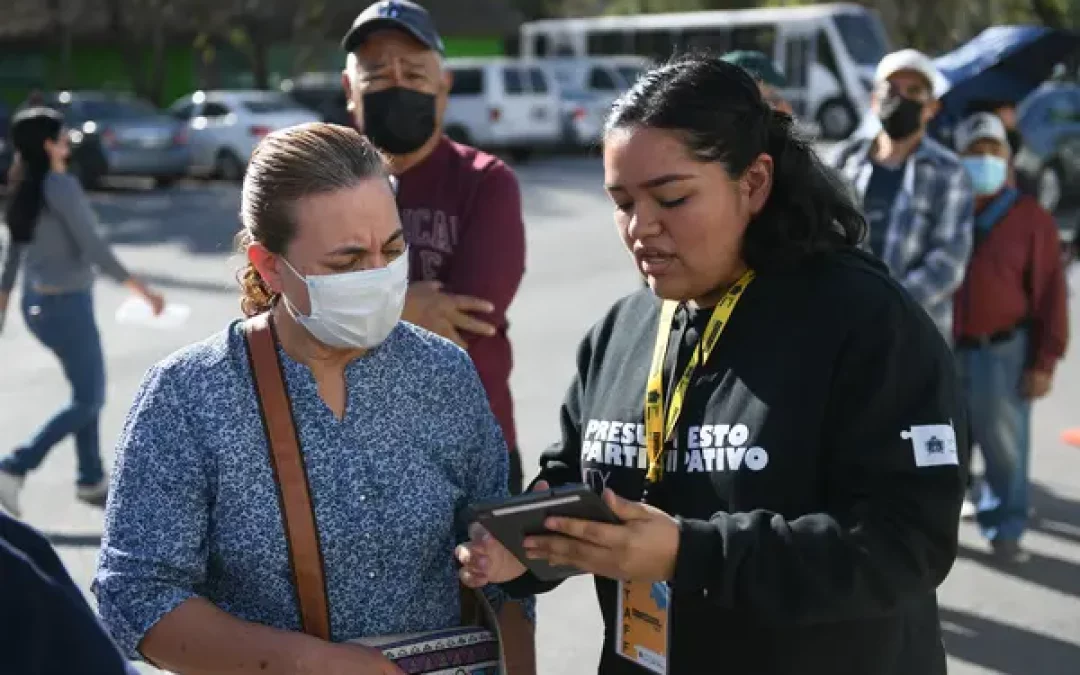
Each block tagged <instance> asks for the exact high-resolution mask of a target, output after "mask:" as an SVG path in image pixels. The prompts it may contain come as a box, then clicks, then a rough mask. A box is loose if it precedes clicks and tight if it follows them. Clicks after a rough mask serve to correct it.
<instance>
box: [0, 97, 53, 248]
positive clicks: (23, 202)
mask: <svg viewBox="0 0 1080 675" xmlns="http://www.w3.org/2000/svg"><path fill="white" fill-rule="evenodd" d="M63 126H64V118H63V117H62V116H61V115H60V113H58V112H56V111H55V110H52V109H51V108H29V109H27V110H23V111H22V112H20V113H18V114H17V115H15V118H14V119H13V120H12V122H11V143H12V145H13V146H14V147H15V152H17V153H18V155H17V158H18V162H19V166H18V170H17V172H16V174H17V175H16V176H15V189H14V193H13V194H12V197H11V200H10V201H9V202H8V206H7V212H6V214H5V215H6V217H7V226H8V230H9V231H10V233H11V241H12V243H19V244H22V243H26V242H29V241H32V240H33V238H34V229H35V228H36V227H37V221H38V216H39V215H41V209H42V208H43V207H44V205H45V194H44V188H45V177H46V176H47V175H48V173H49V168H50V162H49V154H48V152H46V151H45V141H46V140H51V141H57V140H59V139H60V131H61V130H62V129H63Z"/></svg>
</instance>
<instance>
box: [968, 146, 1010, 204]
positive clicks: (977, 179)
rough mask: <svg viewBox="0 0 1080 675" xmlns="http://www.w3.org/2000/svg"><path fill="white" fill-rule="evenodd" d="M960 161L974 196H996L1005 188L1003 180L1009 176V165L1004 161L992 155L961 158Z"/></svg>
mask: <svg viewBox="0 0 1080 675" xmlns="http://www.w3.org/2000/svg"><path fill="white" fill-rule="evenodd" d="M960 161H961V162H963V164H964V168H965V169H967V172H968V175H969V176H971V184H972V185H973V186H974V188H975V194H977V195H979V196H980V197H986V196H989V195H994V194H997V193H998V192H999V191H1000V190H1001V188H1002V187H1004V186H1005V179H1006V178H1008V175H1009V163H1008V162H1006V161H1005V160H1004V159H1002V158H1000V157H995V156H994V155H977V156H974V157H961V158H960Z"/></svg>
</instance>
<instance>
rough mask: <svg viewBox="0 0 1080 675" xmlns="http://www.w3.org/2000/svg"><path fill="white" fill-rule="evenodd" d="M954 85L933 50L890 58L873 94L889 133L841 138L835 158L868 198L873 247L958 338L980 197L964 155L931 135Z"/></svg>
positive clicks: (904, 52)
mask: <svg viewBox="0 0 1080 675" xmlns="http://www.w3.org/2000/svg"><path fill="white" fill-rule="evenodd" d="M946 86H947V83H946V80H945V78H944V76H942V75H941V73H939V72H938V70H937V68H935V67H934V64H933V62H932V61H931V60H930V58H929V57H927V56H926V55H925V54H923V53H921V52H919V51H916V50H914V49H903V50H901V51H898V52H893V53H892V54H889V55H888V56H886V57H885V58H884V59H882V61H881V63H880V64H878V68H877V73H876V75H875V78H874V92H873V96H872V99H871V107H872V109H873V111H874V113H875V114H876V115H877V117H878V119H879V120H880V121H881V131H880V132H879V133H878V134H877V135H876V136H873V137H867V136H865V135H860V134H856V136H855V137H853V138H852V139H849V140H848V141H846V142H845V143H843V144H841V146H840V147H839V148H838V149H837V150H836V152H835V154H834V155H833V159H832V164H833V166H835V167H836V168H837V170H838V171H839V172H840V173H841V175H842V176H843V177H844V178H845V179H847V180H848V181H850V182H851V184H852V185H853V187H854V188H855V190H856V191H857V193H858V197H859V198H860V199H861V200H862V203H863V210H864V211H865V213H866V218H867V222H868V224H869V226H870V235H869V239H868V241H867V245H868V247H869V248H870V250H871V251H873V252H874V253H875V254H876V255H878V256H879V257H880V258H881V259H882V261H883V262H884V263H885V265H886V266H887V267H888V268H889V271H890V272H891V273H892V275H893V276H894V277H896V278H897V279H898V280H899V281H900V283H901V284H902V285H903V286H904V287H905V288H906V289H907V290H908V292H909V293H911V295H912V296H913V297H914V298H915V299H916V300H917V301H918V302H919V303H920V304H921V305H922V306H923V308H924V309H926V311H927V312H928V313H929V314H930V317H931V318H932V319H933V320H934V322H935V323H936V324H937V326H938V329H939V330H940V331H941V333H942V335H943V336H945V337H946V339H950V338H951V337H952V332H953V331H952V316H953V310H952V297H953V294H954V293H955V292H956V289H957V288H958V287H959V286H960V282H961V281H963V277H964V269H965V267H966V266H967V261H968V256H969V255H970V254H971V236H972V231H971V228H972V212H973V211H972V210H973V196H972V192H971V184H970V182H969V180H968V177H967V174H966V173H965V172H964V169H963V167H961V166H960V161H959V159H958V158H957V157H956V155H955V154H953V152H951V151H950V150H948V149H947V148H945V147H944V146H942V145H940V144H938V143H936V142H935V141H933V140H931V139H930V138H928V137H927V135H926V128H927V125H928V124H929V122H930V120H931V119H933V117H934V115H935V114H937V111H938V107H939V104H938V97H939V96H941V95H942V94H943V93H944V91H945V88H946Z"/></svg>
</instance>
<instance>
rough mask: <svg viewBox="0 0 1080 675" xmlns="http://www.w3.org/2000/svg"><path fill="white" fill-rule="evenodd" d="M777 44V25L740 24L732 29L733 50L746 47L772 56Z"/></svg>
mask: <svg viewBox="0 0 1080 675" xmlns="http://www.w3.org/2000/svg"><path fill="white" fill-rule="evenodd" d="M775 45H776V27H775V26H739V27H738V28H735V29H733V30H732V31H731V47H730V49H731V50H732V51H734V50H742V49H745V50H749V51H754V52H761V53H762V54H765V55H766V56H768V57H769V58H772V57H773V48H774V46H775Z"/></svg>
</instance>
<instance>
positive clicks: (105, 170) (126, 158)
mask: <svg viewBox="0 0 1080 675" xmlns="http://www.w3.org/2000/svg"><path fill="white" fill-rule="evenodd" d="M45 105H48V106H49V107H54V108H56V109H58V110H60V111H61V112H62V113H63V114H64V124H65V125H66V126H67V128H68V135H69V138H70V140H71V169H70V170H71V172H72V173H73V174H75V175H77V176H78V177H79V178H80V179H81V180H82V181H83V184H84V185H87V186H88V187H94V186H96V185H97V184H98V183H100V181H101V179H102V178H104V177H106V176H146V177H149V178H153V179H154V181H155V183H156V184H157V185H158V186H159V187H166V186H168V185H170V184H172V183H173V182H174V181H176V180H177V179H179V178H182V177H184V176H186V175H187V173H188V170H189V169H190V167H191V148H190V146H189V144H188V134H187V130H186V129H185V127H184V125H183V124H180V123H178V122H177V121H176V120H174V119H173V118H171V117H170V116H168V115H167V114H165V113H163V112H161V111H159V110H158V109H157V108H155V107H154V106H153V105H152V104H150V103H148V102H146V101H143V100H141V99H138V98H135V97H133V96H130V95H127V94H117V93H111V92H99V91H64V92H59V93H57V94H53V95H51V96H48V97H46V99H45Z"/></svg>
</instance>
